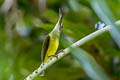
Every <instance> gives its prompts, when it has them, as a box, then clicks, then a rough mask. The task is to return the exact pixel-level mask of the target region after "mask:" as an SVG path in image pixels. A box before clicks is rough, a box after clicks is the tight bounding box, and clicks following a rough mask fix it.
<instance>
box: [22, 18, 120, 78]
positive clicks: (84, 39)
mask: <svg viewBox="0 0 120 80" xmlns="http://www.w3.org/2000/svg"><path fill="white" fill-rule="evenodd" d="M115 24H116V25H120V20H119V21H117V22H116V23H115ZM109 29H110V25H109V26H106V27H104V28H102V29H100V30H97V31H95V32H93V33H91V34H89V35H88V36H86V37H84V38H82V39H80V40H79V41H77V42H75V43H73V44H72V45H71V46H69V47H68V48H66V49H64V50H63V52H60V53H59V54H58V58H55V57H53V58H52V59H51V60H50V61H48V62H47V63H46V64H44V65H42V64H41V66H40V67H39V68H38V69H36V70H35V71H34V72H33V73H32V74H30V75H29V76H28V77H26V79H24V80H32V79H34V78H35V77H36V76H37V75H39V74H40V73H41V72H42V71H44V70H46V69H47V68H48V67H49V66H51V65H52V64H53V63H55V62H57V61H58V60H59V59H61V58H62V57H64V56H66V55H67V54H68V53H69V52H70V47H78V46H81V45H83V44H85V43H86V42H88V41H90V40H92V39H94V38H95V37H97V36H99V35H100V34H102V33H104V32H107V31H109Z"/></svg>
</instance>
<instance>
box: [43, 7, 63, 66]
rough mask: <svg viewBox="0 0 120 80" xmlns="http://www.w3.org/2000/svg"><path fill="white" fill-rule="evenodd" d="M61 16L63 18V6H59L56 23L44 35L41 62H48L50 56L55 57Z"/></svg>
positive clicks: (60, 27) (60, 28)
mask: <svg viewBox="0 0 120 80" xmlns="http://www.w3.org/2000/svg"><path fill="white" fill-rule="evenodd" d="M62 18H63V8H59V19H58V22H57V23H56V25H55V27H54V28H53V30H52V31H51V32H50V33H49V34H48V35H47V36H46V38H45V39H44V41H43V45H42V52H41V58H42V63H43V64H45V63H46V62H48V61H49V60H50V59H51V58H52V57H57V55H55V53H56V51H57V49H58V46H59V38H60V34H61V31H62V29H63V25H62Z"/></svg>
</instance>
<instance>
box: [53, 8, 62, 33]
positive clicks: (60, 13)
mask: <svg viewBox="0 0 120 80" xmlns="http://www.w3.org/2000/svg"><path fill="white" fill-rule="evenodd" d="M62 18H63V8H59V20H58V22H57V24H56V25H55V27H54V30H55V31H58V32H59V33H60V32H61V31H62V29H63V25H62Z"/></svg>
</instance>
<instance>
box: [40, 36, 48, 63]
mask: <svg viewBox="0 0 120 80" xmlns="http://www.w3.org/2000/svg"><path fill="white" fill-rule="evenodd" d="M49 43H50V36H49V35H47V36H46V38H45V40H44V42H43V46H42V53H41V57H42V61H43V62H44V58H45V55H46V52H47V50H48V46H49Z"/></svg>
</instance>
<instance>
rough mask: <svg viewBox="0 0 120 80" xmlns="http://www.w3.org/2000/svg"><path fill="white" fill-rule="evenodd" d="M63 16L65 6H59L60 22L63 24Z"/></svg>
mask: <svg viewBox="0 0 120 80" xmlns="http://www.w3.org/2000/svg"><path fill="white" fill-rule="evenodd" d="M62 18H63V8H59V20H58V23H59V24H60V26H62Z"/></svg>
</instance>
